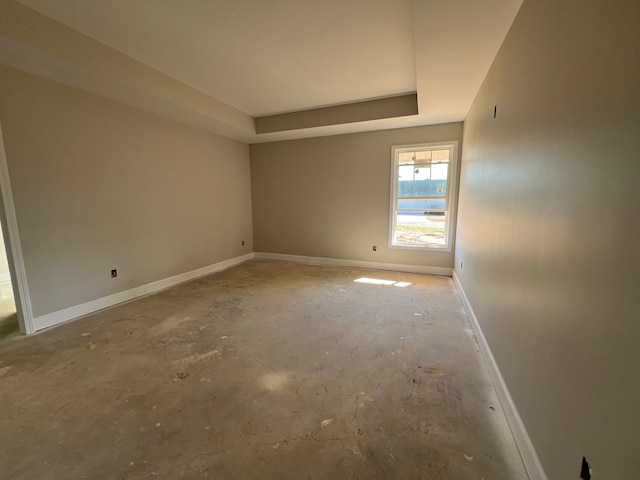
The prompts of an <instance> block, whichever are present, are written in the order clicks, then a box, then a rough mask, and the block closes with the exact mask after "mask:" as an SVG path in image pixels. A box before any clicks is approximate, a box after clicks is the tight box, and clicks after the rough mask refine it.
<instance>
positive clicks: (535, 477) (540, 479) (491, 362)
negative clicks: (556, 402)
mask: <svg viewBox="0 0 640 480" xmlns="http://www.w3.org/2000/svg"><path fill="white" fill-rule="evenodd" d="M453 282H454V283H455V285H456V288H457V289H458V292H459V293H460V298H461V300H462V306H463V307H464V309H465V311H466V312H467V315H468V317H469V321H470V323H471V327H472V328H473V331H474V333H475V335H476V339H477V340H478V345H479V346H480V352H482V357H483V358H484V361H485V364H486V365H487V369H488V370H489V375H490V376H491V380H492V381H493V384H494V386H495V389H496V392H497V393H498V398H499V399H500V403H501V404H502V408H503V409H504V413H505V415H506V417H507V422H508V423H509V427H510V428H511V432H512V433H513V438H514V439H515V441H516V445H517V446H518V450H519V451H520V456H521V457H522V463H524V467H525V469H526V470H527V474H528V475H529V478H530V480H547V475H546V473H545V472H544V469H543V468H542V464H541V463H540V459H539V458H538V454H537V453H536V449H535V448H534V446H533V443H532V442H531V438H530V437H529V434H528V433H527V429H526V427H525V426H524V423H523V422H522V418H520V414H519V413H518V409H517V408H516V404H515V403H514V401H513V398H511V394H510V393H509V389H508V388H507V384H506V383H505V381H504V378H502V374H501V373H500V368H499V367H498V364H497V363H496V359H495V358H494V357H493V353H491V348H490V347H489V344H488V343H487V339H486V338H485V336H484V333H483V332H482V328H481V327H480V323H479V322H478V317H476V314H475V313H474V311H473V308H472V307H471V304H470V303H469V299H468V298H467V295H466V294H465V293H464V289H463V288H462V284H461V283H460V279H459V278H458V275H456V272H455V271H454V272H453Z"/></svg>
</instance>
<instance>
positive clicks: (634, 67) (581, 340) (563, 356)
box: [456, 0, 640, 480]
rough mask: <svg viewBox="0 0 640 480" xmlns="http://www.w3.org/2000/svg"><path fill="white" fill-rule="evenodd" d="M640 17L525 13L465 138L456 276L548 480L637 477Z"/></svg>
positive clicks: (576, 10) (615, 11)
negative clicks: (583, 466) (586, 466)
mask: <svg viewBox="0 0 640 480" xmlns="http://www.w3.org/2000/svg"><path fill="white" fill-rule="evenodd" d="M639 18H640V4H638V3H637V2H635V1H621V2H602V1H601V2H583V1H579V0H565V1H562V2H558V1H556V0H535V1H532V0H525V2H524V5H523V7H522V10H521V11H520V13H519V15H518V17H517V18H516V21H515V23H514V25H513V27H512V29H511V31H510V33H509V35H508V36H507V38H506V40H505V42H504V44H503V46H502V48H501V50H500V52H499V54H498V56H497V58H496V60H495V62H494V64H493V66H492V67H491V69H490V71H489V74H488V76H487V78H486V80H485V83H484V85H483V86H482V88H481V90H480V92H479V94H478V96H477V98H476V100H475V102H474V104H473V107H472V109H471V111H470V113H469V115H468V117H467V120H466V122H465V127H464V150H463V163H462V173H461V189H460V204H459V217H458V221H459V224H458V241H457V250H456V273H457V274H458V275H459V276H460V279H461V282H462V285H463V287H464V289H465V291H466V293H467V295H468V297H469V299H470V302H471V304H472V307H473V309H474V310H475V312H476V314H477V316H478V318H479V321H480V323H481V325H482V329H483V331H484V333H485V335H486V337H487V340H488V342H489V345H490V347H491V349H492V351H493V354H494V355H495V357H496V360H497V362H498V364H499V367H500V369H501V371H502V374H503V375H504V378H505V380H506V383H507V385H508V388H509V390H510V392H511V394H512V396H513V398H514V400H515V403H516V405H517V407H518V409H519V412H520V414H521V416H522V418H523V420H524V423H525V424H526V427H527V430H528V432H529V434H530V436H531V437H532V440H533V442H534V444H535V447H536V449H537V452H538V454H539V456H540V458H541V461H542V463H543V465H544V467H545V469H546V471H547V474H548V476H549V478H550V479H552V480H555V479H558V480H560V479H571V478H576V479H577V478H578V476H579V473H578V472H579V467H580V460H581V458H582V455H586V456H587V459H588V460H589V461H590V463H591V464H592V467H593V469H594V477H593V478H597V479H605V478H609V479H612V478H615V479H619V480H623V479H627V480H631V479H636V478H638V471H639V470H638V469H639V467H638V462H637V453H638V452H637V449H638V446H639V445H640V415H639V414H638V405H640V348H639V346H640V297H639V296H638V291H639V289H640V241H639V240H638V239H639V238H640V221H639V212H640V187H639V185H640V163H639V161H638V155H639V153H638V152H640V88H638V85H639V79H640V47H639V46H640V29H639V28H638V19H639ZM494 105H497V118H496V119H495V120H494V119H493V108H494ZM463 262H464V266H463V267H461V263H463Z"/></svg>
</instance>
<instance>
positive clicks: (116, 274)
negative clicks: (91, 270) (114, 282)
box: [111, 268, 118, 278]
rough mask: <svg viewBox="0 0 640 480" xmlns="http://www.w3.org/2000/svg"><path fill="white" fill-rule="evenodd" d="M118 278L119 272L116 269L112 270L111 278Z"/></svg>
mask: <svg viewBox="0 0 640 480" xmlns="http://www.w3.org/2000/svg"><path fill="white" fill-rule="evenodd" d="M117 276H118V270H116V269H115V268H114V269H113V270H111V278H116V277H117Z"/></svg>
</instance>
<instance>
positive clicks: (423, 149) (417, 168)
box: [390, 142, 458, 251]
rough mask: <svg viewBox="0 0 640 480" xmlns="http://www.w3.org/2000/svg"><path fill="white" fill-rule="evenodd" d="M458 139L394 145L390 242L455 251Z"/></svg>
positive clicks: (404, 245) (400, 245)
mask: <svg viewBox="0 0 640 480" xmlns="http://www.w3.org/2000/svg"><path fill="white" fill-rule="evenodd" d="M457 151H458V142H447V143H438V144H422V145H407V146H400V147H393V148H392V157H393V162H392V164H393V166H392V174H391V218H390V227H391V228H390V230H391V232H390V236H391V239H390V244H391V246H392V247H404V248H418V249H426V250H445V251H451V236H452V231H453V222H454V218H453V215H454V212H455V209H454V208H453V203H454V200H455V189H456V185H455V182H456V164H457Z"/></svg>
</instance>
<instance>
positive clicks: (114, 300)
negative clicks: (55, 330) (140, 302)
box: [33, 253, 253, 331]
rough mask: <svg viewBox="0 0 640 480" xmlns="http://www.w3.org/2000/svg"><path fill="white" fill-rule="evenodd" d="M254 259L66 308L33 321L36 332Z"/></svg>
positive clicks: (218, 265) (246, 257) (236, 259)
mask: <svg viewBox="0 0 640 480" xmlns="http://www.w3.org/2000/svg"><path fill="white" fill-rule="evenodd" d="M252 258H253V253H247V254H246V255H241V256H239V257H234V258H230V259H228V260H224V261H222V262H218V263H214V264H212V265H208V266H206V267H202V268H198V269H196V270H191V271H190V272H185V273H181V274H179V275H174V276H173V277H168V278H165V279H163V280H158V281H155V282H151V283H147V284H146V285H141V286H139V287H135V288H131V289H129V290H125V291H123V292H118V293H114V294H113V295H108V296H106V297H102V298H98V299H96V300H91V301H90V302H86V303H82V304H80V305H75V306H73V307H68V308H64V309H62V310H58V311H56V312H51V313H47V314H46V315H42V316H40V317H36V318H34V319H33V322H34V325H35V330H36V331H37V330H42V329H43V328H47V327H51V326H53V325H58V324H59V323H62V322H67V321H69V320H74V319H76V318H78V317H81V316H83V315H87V314H89V313H93V312H97V311H98V310H103V309H105V308H108V307H112V306H114V305H117V304H119V303H123V302H127V301H129V300H133V299H135V298H139V297H142V296H144V295H149V294H150V293H156V292H158V291H160V290H165V289H167V288H170V287H173V286H175V285H178V284H180V283H184V282H188V281H189V280H193V279H194V278H198V277H203V276H205V275H210V274H212V273H216V272H220V271H222V270H226V269H228V268H231V267H234V266H236V265H239V264H241V263H243V262H246V261H247V260H251V259H252Z"/></svg>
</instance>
